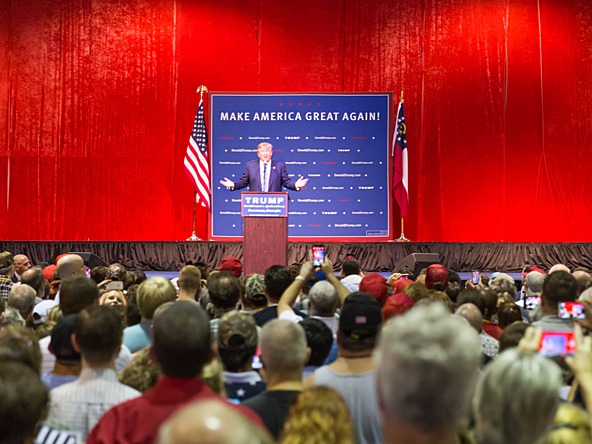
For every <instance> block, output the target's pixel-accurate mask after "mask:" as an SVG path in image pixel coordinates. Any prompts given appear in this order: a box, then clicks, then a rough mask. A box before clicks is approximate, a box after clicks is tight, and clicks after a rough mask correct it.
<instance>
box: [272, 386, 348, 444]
mask: <svg viewBox="0 0 592 444" xmlns="http://www.w3.org/2000/svg"><path fill="white" fill-rule="evenodd" d="M279 442H280V443H281V444H316V443H323V444H354V443H355V438H354V430H353V427H352V420H351V416H350V413H349V410H348V408H347V406H346V405H345V402H344V401H343V398H342V397H341V395H339V393H337V392H336V391H335V390H333V389H332V388H329V387H324V386H316V387H312V388H309V389H306V390H304V391H303V392H302V393H301V394H300V395H298V398H296V401H295V402H294V404H292V407H290V413H289V415H288V418H287V420H286V422H285V423H284V430H283V432H282V435H281V437H280V440H279Z"/></svg>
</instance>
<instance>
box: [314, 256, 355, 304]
mask: <svg viewBox="0 0 592 444" xmlns="http://www.w3.org/2000/svg"><path fill="white" fill-rule="evenodd" d="M321 270H322V271H323V274H324V275H325V277H326V278H327V281H329V283H330V284H331V285H333V287H335V290H337V296H339V306H340V307H341V306H342V305H343V303H344V302H345V298H347V297H348V296H349V290H348V289H347V288H345V286H344V285H343V284H342V283H341V281H340V280H339V279H337V276H335V273H333V264H332V263H331V261H330V260H329V259H327V258H325V260H324V261H323V262H322V263H321Z"/></svg>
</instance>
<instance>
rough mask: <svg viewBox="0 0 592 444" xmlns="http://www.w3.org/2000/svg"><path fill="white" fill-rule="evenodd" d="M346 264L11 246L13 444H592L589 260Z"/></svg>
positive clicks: (4, 344) (9, 420)
mask: <svg viewBox="0 0 592 444" xmlns="http://www.w3.org/2000/svg"><path fill="white" fill-rule="evenodd" d="M337 271H338V270H334V268H333V265H332V264H331V262H330V261H329V260H324V261H323V262H322V263H321V264H320V266H318V267H315V266H313V264H312V262H305V263H303V264H301V265H300V266H291V267H287V266H284V265H274V266H271V267H270V268H269V269H267V270H266V271H265V274H264V275H259V274H251V275H247V276H244V275H243V270H242V264H241V262H240V260H239V259H238V258H235V257H227V258H225V259H224V260H223V261H222V262H221V263H220V264H219V266H218V267H216V268H215V269H209V268H208V267H207V266H206V265H205V264H204V263H197V264H194V265H187V266H185V267H183V269H181V270H180V271H179V276H178V278H175V279H167V278H165V277H159V276H155V277H150V278H147V277H146V275H145V274H144V273H143V272H142V271H131V270H126V269H125V267H124V266H122V265H121V264H111V265H110V266H99V267H95V268H93V269H90V270H89V269H88V268H87V267H86V265H85V263H84V260H83V258H82V257H81V256H79V255H77V254H74V253H72V254H64V255H61V256H59V257H58V258H56V259H55V261H54V263H53V264H48V265H46V266H44V267H42V266H39V265H32V264H31V261H30V260H29V259H28V258H27V257H26V256H25V255H23V254H16V255H13V254H12V253H11V252H6V251H5V252H2V253H0V442H3V443H9V444H13V443H14V444H16V443H18V444H22V443H32V442H34V443H41V444H54V443H55V444H57V443H69V444H76V443H83V442H86V443H89V444H94V443H104V444H108V443H109V444H112V443H129V444H132V443H133V444H137V443H159V444H169V443H171V444H173V443H174V444H185V443H186V444H189V443H201V442H203V443H232V444H242V443H244V444H247V443H248V444H252V443H274V442H279V443H285V444H296V443H311V444H312V443H327V444H331V443H335V444H337V443H345V444H348V443H352V444H354V443H358V444H366V443H368V444H376V443H393V444H398V443H401V444H402V443H405V444H428V443H429V444H431V443H442V444H456V443H475V444H506V443H513V444H521V443H524V444H536V443H544V444H567V443H570V444H580V443H581V444H583V443H591V442H592V432H591V426H592V419H591V415H590V413H591V412H590V408H592V336H590V335H589V334H590V331H592V276H591V275H590V274H589V272H588V271H587V270H584V269H576V270H573V271H572V270H569V268H568V267H566V266H565V265H562V264H557V265H555V266H553V267H552V268H551V269H550V270H543V269H541V268H540V267H537V266H536V265H526V266H525V267H524V270H523V272H522V279H521V280H518V281H515V280H514V278H512V277H511V276H509V275H508V274H505V273H501V272H493V273H490V274H481V275H479V274H475V275H474V276H473V278H472V279H469V280H467V281H465V282H463V281H462V280H461V279H460V278H459V275H458V274H457V273H456V272H454V271H452V270H449V269H447V268H446V267H445V265H442V264H433V265H430V266H429V267H427V268H426V269H424V270H422V271H421V272H420V273H419V274H418V275H417V276H415V275H413V273H411V272H406V273H400V272H396V273H392V274H391V275H390V276H389V277H388V278H386V277H383V276H382V275H381V274H378V273H367V274H366V273H364V272H363V270H362V269H361V265H360V263H359V261H358V260H356V259H355V258H347V259H345V260H344V261H343V265H342V267H341V270H339V272H337ZM406 271H408V270H406Z"/></svg>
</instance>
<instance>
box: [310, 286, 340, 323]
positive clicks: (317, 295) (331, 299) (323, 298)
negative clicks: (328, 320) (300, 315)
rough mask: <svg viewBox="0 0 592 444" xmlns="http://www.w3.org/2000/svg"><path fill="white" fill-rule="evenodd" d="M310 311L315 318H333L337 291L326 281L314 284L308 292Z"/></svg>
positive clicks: (337, 301) (337, 299)
mask: <svg viewBox="0 0 592 444" xmlns="http://www.w3.org/2000/svg"><path fill="white" fill-rule="evenodd" d="M308 297H309V301H310V310H311V311H312V312H314V313H311V314H313V315H317V316H333V315H334V314H335V310H336V309H337V304H338V303H339V297H338V296H337V290H336V289H335V287H334V286H333V285H332V284H331V283H330V282H328V281H319V282H317V283H315V284H314V285H313V286H312V288H311V289H310V291H309V292H308Z"/></svg>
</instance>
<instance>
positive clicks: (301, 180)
mask: <svg viewBox="0 0 592 444" xmlns="http://www.w3.org/2000/svg"><path fill="white" fill-rule="evenodd" d="M307 183H308V179H305V178H304V176H300V177H299V178H298V180H297V181H296V184H295V185H296V188H298V189H300V188H304V187H305V186H306V184H307Z"/></svg>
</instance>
